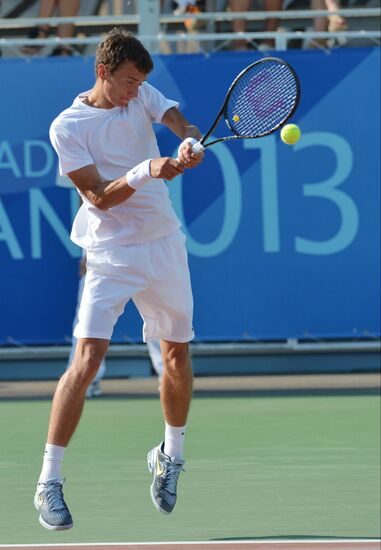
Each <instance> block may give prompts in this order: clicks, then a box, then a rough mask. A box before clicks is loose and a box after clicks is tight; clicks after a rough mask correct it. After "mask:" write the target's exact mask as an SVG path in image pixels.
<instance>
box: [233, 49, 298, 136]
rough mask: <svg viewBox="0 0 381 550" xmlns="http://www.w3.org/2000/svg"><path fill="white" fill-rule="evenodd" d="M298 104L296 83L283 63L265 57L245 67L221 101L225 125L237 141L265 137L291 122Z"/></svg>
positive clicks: (295, 77) (293, 73)
mask: <svg viewBox="0 0 381 550" xmlns="http://www.w3.org/2000/svg"><path fill="white" fill-rule="evenodd" d="M299 101H300V82H299V79H298V76H297V75H296V73H295V71H294V69H293V68H292V67H291V66H290V65H289V64H288V63H287V62H286V61H284V60H283V59H279V58H277V57H266V58H264V59H261V60H259V61H256V62H255V63H252V64H251V65H249V66H248V67H246V68H245V69H244V70H243V71H242V72H241V73H240V74H239V75H238V76H237V77H236V78H235V80H234V82H233V83H232V84H231V86H230V88H229V90H228V93H227V95H226V98H225V102H224V106H223V115H224V118H225V122H226V124H227V125H228V127H229V128H230V130H231V131H232V133H233V134H234V135H235V136H236V137H238V138H259V137H263V136H267V135H269V134H271V133H273V132H275V131H276V130H278V129H279V128H280V127H281V126H283V125H284V124H285V123H286V122H287V120H289V119H290V118H291V116H292V115H293V114H294V112H295V110H296V109H297V107H298V104H299Z"/></svg>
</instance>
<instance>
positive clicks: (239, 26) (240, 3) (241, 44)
mask: <svg viewBox="0 0 381 550" xmlns="http://www.w3.org/2000/svg"><path fill="white" fill-rule="evenodd" d="M264 5H265V11H281V9H282V0H264ZM251 8H252V0H229V9H230V11H232V12H240V11H250V9H251ZM232 27H233V31H234V32H237V33H238V32H245V31H246V19H235V20H234V21H233V24H232ZM277 29H278V19H275V18H269V19H266V22H265V31H266V32H273V31H276V30H277ZM274 45H275V42H274V40H273V39H266V40H263V41H261V42H260V44H259V46H258V49H259V50H269V49H271V48H274ZM232 47H233V49H234V50H247V49H248V48H249V43H248V42H247V40H245V39H240V40H234V42H233V45H232Z"/></svg>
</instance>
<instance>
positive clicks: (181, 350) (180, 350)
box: [165, 343, 189, 373]
mask: <svg viewBox="0 0 381 550" xmlns="http://www.w3.org/2000/svg"><path fill="white" fill-rule="evenodd" d="M165 365H166V367H167V369H168V370H169V371H172V372H173V373H181V372H183V371H187V370H188V368H189V346H188V344H180V343H176V344H175V343H173V344H171V345H169V346H168V350H167V353H166V355H165Z"/></svg>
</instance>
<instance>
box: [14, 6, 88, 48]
mask: <svg viewBox="0 0 381 550" xmlns="http://www.w3.org/2000/svg"><path fill="white" fill-rule="evenodd" d="M79 1H80V0H40V7H39V12H38V16H39V17H52V16H53V14H54V12H55V11H56V10H57V12H58V15H59V16H60V17H74V16H76V15H77V14H78V9H79ZM49 34H50V26H49V25H40V26H39V27H34V28H33V29H32V30H31V32H30V34H29V38H47V37H48V36H49ZM73 35H74V25H73V24H72V23H65V24H62V25H58V28H57V36H59V37H60V38H70V37H72V36H73ZM40 50H41V46H29V45H28V46H24V47H23V48H22V50H21V51H22V53H24V54H25V55H35V54H37V53H38V52H39V51H40ZM72 54H73V50H72V48H71V47H70V45H60V46H57V47H56V48H54V50H53V51H52V53H51V55H61V56H68V55H72Z"/></svg>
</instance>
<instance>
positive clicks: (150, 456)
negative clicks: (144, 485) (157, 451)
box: [147, 450, 171, 516]
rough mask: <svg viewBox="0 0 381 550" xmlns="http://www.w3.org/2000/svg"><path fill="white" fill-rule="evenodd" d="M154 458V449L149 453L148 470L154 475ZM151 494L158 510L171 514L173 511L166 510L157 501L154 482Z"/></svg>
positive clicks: (166, 514) (167, 514)
mask: <svg viewBox="0 0 381 550" xmlns="http://www.w3.org/2000/svg"><path fill="white" fill-rule="evenodd" d="M153 458H154V451H153V450H152V451H150V452H149V453H148V455H147V464H148V471H149V473H150V474H152V475H154V470H155V468H154V466H153V464H154V460H152V459H153ZM150 495H151V500H152V504H153V505H154V506H155V508H156V510H157V511H158V512H160V513H161V514H164V515H165V516H169V514H170V513H171V512H167V510H164V509H163V508H161V507H160V505H159V504H158V503H157V502H156V499H155V496H154V494H153V483H152V485H151V487H150Z"/></svg>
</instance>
